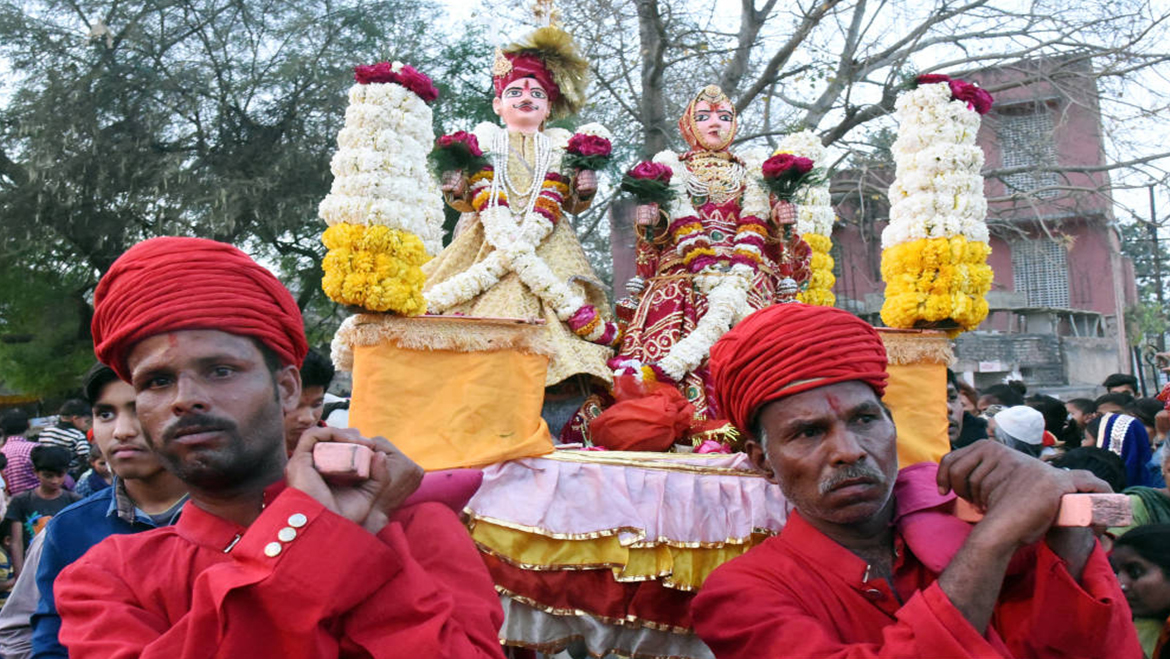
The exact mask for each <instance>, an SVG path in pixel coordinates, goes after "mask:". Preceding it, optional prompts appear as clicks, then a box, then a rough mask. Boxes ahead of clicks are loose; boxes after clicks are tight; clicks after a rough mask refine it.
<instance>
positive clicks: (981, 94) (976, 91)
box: [950, 80, 994, 114]
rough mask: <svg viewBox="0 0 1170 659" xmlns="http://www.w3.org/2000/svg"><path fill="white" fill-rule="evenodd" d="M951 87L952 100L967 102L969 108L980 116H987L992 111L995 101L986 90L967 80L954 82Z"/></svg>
mask: <svg viewBox="0 0 1170 659" xmlns="http://www.w3.org/2000/svg"><path fill="white" fill-rule="evenodd" d="M950 85H951V98H953V99H955V100H956V101H964V102H966V103H967V107H969V108H971V109H972V110H974V111H976V112H978V113H979V114H987V113H988V112H989V111H990V110H991V104H992V102H993V100H994V99H992V98H991V94H989V93H988V92H987V90H986V89H983V88H981V87H980V86H979V85H976V84H975V83H973V82H967V81H966V80H952V81H950Z"/></svg>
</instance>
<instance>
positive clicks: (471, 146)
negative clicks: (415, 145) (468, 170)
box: [437, 130, 483, 158]
mask: <svg viewBox="0 0 1170 659" xmlns="http://www.w3.org/2000/svg"><path fill="white" fill-rule="evenodd" d="M437 144H438V146H439V148H440V149H447V148H450V147H452V146H454V145H456V144H463V145H465V146H466V147H467V150H468V151H470V152H471V155H473V156H475V157H476V158H478V157H480V156H482V155H483V150H482V149H480V148H479V140H477V139H475V135H472V134H471V133H469V132H467V131H465V130H457V131H455V132H454V133H451V134H450V135H443V136H442V137H440V138H439V139H438V140H437Z"/></svg>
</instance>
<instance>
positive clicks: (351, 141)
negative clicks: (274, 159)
mask: <svg viewBox="0 0 1170 659" xmlns="http://www.w3.org/2000/svg"><path fill="white" fill-rule="evenodd" d="M354 73H355V75H354V79H355V80H356V81H357V84H355V85H354V86H353V87H351V88H350V90H349V107H348V108H347V109H346V112H345V127H344V128H342V129H341V132H340V133H338V135H337V146H338V149H337V153H336V154H335V155H334V156H333V161H332V162H331V164H330V168H331V170H332V171H333V177H334V178H333V187H332V188H331V190H330V193H329V195H328V196H326V197H325V199H324V200H323V201H322V202H321V205H320V208H319V209H318V213H319V214H320V216H321V219H323V220H325V222H326V224H328V225H329V228H328V229H326V230H325V233H324V234H323V235H322V236H321V240H322V242H324V243H325V246H326V247H327V248H328V249H329V251H328V253H326V255H325V258H324V260H323V261H322V267H323V268H324V270H325V275H324V278H323V279H322V282H321V287H322V288H323V289H324V290H325V294H326V295H328V296H329V297H330V299H332V300H334V301H335V302H338V303H340V304H346V305H352V306H357V307H361V308H363V309H366V310H369V311H376V312H393V313H398V314H402V315H407V316H414V315H418V314H421V313H424V312H425V311H426V301H425V300H424V299H423V295H422V288H423V283H424V282H425V281H426V278H425V276H424V275H423V273H422V270H421V269H420V266H422V264H423V263H426V262H427V260H429V259H430V255H433V254H436V253H438V251H439V250H440V249H441V248H442V227H443V200H442V197H441V196H440V195H439V191H438V188H437V187H436V186H435V184H434V182H433V180H432V179H431V176H430V173H429V172H428V171H427V163H426V156H427V153H428V152H429V151H430V145H431V141H432V139H433V127H432V117H431V109H430V108H429V107H428V106H427V104H428V103H430V102H432V101H434V100H435V99H436V98H438V92H437V91H436V90H435V87H434V86H433V85H432V84H431V81H430V79H428V78H427V77H426V76H425V75H423V74H421V73H419V72H418V71H415V70H414V69H413V68H411V67H409V66H404V65H403V64H401V63H400V62H394V63H393V64H391V63H389V62H382V63H380V64H375V65H372V66H359V67H357V68H356V69H354Z"/></svg>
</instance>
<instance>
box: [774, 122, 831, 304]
mask: <svg viewBox="0 0 1170 659" xmlns="http://www.w3.org/2000/svg"><path fill="white" fill-rule="evenodd" d="M776 153H777V154H781V153H790V154H792V155H794V156H798V157H801V158H808V159H809V160H811V161H813V164H814V165H815V166H816V167H818V168H820V169H826V168H827V165H828V163H827V162H825V156H826V153H825V147H824V146H823V145H822V144H821V140H820V138H818V137H817V136H816V135H814V134H813V132H812V131H811V130H802V131H800V132H796V133H792V134H790V135H787V136H785V137H784V139H783V140H781V141H780V146H779V147H778V148H777V149H776ZM829 178H830V177H829V176H827V175H826V176H824V177H823V178H822V179H819V180H817V181H816V182H814V184H813V185H809V186H807V187H806V188H804V189H803V190H801V191H800V192H798V193H797V194H796V198H795V199H794V200H793V202H794V203H795V204H796V231H797V232H798V233H799V234H800V237H801V238H803V239H804V241H805V242H806V243H808V246H809V247H810V248H812V259H811V261H810V263H809V269H810V270H811V271H812V273H811V275H810V276H809V280H808V288H806V289H805V290H803V291H801V292H800V293H798V294H797V296H796V299H797V300H798V301H800V302H804V303H805V304H812V305H817V306H822V307H831V306H833V305H835V304H836V303H837V296H836V295H834V294H833V284H835V283H837V278H836V277H834V276H833V257H832V256H831V255H830V254H829V252H830V251H831V250H832V249H833V240H832V236H833V223H834V222H836V220H837V216H836V214H835V213H834V212H833V203H832V198H831V197H830V196H829Z"/></svg>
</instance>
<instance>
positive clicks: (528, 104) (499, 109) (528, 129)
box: [492, 78, 550, 133]
mask: <svg viewBox="0 0 1170 659" xmlns="http://www.w3.org/2000/svg"><path fill="white" fill-rule="evenodd" d="M492 109H493V110H495V111H496V114H498V115H500V118H501V119H503V120H504V125H505V126H507V127H508V129H509V130H513V131H518V132H521V133H535V132H536V131H538V130H540V126H541V125H542V124H543V123H544V122H545V120H546V119H548V115H549V110H550V104H549V98H548V90H546V89H545V88H544V87H542V86H541V84H540V83H539V82H537V81H536V79H535V78H517V79H516V80H513V81H512V82H511V83H509V84H508V86H507V87H504V91H502V92H500V95H499V96H497V97H496V98H495V100H493V101H492Z"/></svg>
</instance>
